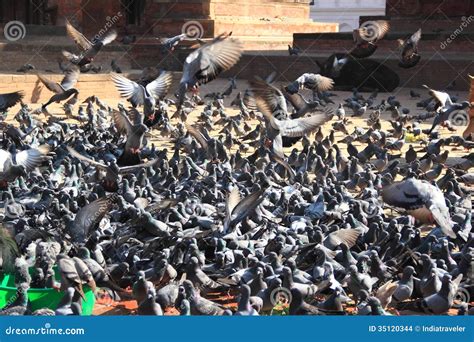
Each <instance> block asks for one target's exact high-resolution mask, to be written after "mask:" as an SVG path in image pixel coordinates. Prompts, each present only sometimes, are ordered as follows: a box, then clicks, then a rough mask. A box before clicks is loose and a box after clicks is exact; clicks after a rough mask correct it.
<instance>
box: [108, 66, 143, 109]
mask: <svg viewBox="0 0 474 342" xmlns="http://www.w3.org/2000/svg"><path fill="white" fill-rule="evenodd" d="M111 78H112V81H113V82H114V84H115V87H116V88H117V90H118V92H119V93H120V96H122V97H124V98H126V99H128V100H130V102H131V103H132V104H133V105H134V106H141V105H143V103H144V100H145V94H144V92H145V89H144V88H143V87H142V86H141V85H139V84H138V83H136V82H134V81H132V80H129V79H128V78H126V77H124V76H122V75H119V74H116V73H111ZM147 88H148V87H147Z"/></svg>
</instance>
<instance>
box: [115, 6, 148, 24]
mask: <svg viewBox="0 0 474 342" xmlns="http://www.w3.org/2000/svg"><path fill="white" fill-rule="evenodd" d="M120 2H121V4H122V8H123V10H124V12H125V13H126V20H127V21H126V24H127V25H137V26H140V25H141V24H142V18H143V12H144V11H145V5H146V0H120Z"/></svg>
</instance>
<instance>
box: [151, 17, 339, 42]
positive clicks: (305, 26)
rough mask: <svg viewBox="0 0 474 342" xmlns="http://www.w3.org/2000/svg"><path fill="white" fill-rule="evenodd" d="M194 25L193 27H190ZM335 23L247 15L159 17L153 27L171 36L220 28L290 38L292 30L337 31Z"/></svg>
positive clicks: (217, 31)
mask: <svg viewBox="0 0 474 342" xmlns="http://www.w3.org/2000/svg"><path fill="white" fill-rule="evenodd" d="M192 29H194V30H195V31H192ZM337 30H338V25H337V24H335V23H316V22H313V21H311V20H309V19H306V20H302V19H301V20H294V19H293V20H289V19H286V18H285V19H271V20H267V19H262V20H260V19H251V18H239V17H236V18H230V17H229V18H219V19H216V20H213V19H191V18H183V19H163V20H160V21H159V22H158V23H157V24H156V26H155V27H154V28H153V32H154V34H155V35H157V36H158V35H159V36H163V35H164V36H173V35H176V34H178V33H181V32H189V33H190V34H192V33H193V32H195V33H196V36H199V37H204V38H210V37H215V36H217V35H219V34H221V33H223V32H232V34H233V35H234V36H236V37H246V36H260V37H273V36H285V37H289V38H292V35H293V32H302V33H317V32H337Z"/></svg>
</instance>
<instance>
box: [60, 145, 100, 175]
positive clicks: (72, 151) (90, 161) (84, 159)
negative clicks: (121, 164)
mask: <svg viewBox="0 0 474 342" xmlns="http://www.w3.org/2000/svg"><path fill="white" fill-rule="evenodd" d="M66 148H67V150H68V151H69V154H70V155H71V156H73V157H74V158H77V159H79V160H80V161H82V162H85V163H87V164H90V165H92V166H94V167H98V168H100V169H102V170H106V169H107V166H106V165H104V164H102V163H99V162H97V161H95V160H94V159H90V158H87V157H86V156H83V155H82V154H80V153H79V152H77V151H76V150H75V149H73V148H72V147H70V146H66Z"/></svg>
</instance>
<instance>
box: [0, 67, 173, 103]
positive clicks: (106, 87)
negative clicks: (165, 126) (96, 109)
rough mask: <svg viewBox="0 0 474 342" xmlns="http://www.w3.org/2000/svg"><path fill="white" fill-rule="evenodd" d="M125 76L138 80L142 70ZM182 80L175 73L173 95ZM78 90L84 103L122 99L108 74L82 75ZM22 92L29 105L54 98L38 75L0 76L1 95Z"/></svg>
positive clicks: (56, 77)
mask: <svg viewBox="0 0 474 342" xmlns="http://www.w3.org/2000/svg"><path fill="white" fill-rule="evenodd" d="M123 75H124V76H126V77H129V78H131V79H137V78H138V77H139V75H140V70H128V71H125V72H124V73H123ZM45 76H46V77H47V78H49V79H51V80H53V81H56V82H60V81H61V79H62V78H63V77H64V75H62V74H60V73H54V74H45ZM180 78H181V73H179V72H177V73H173V83H172V84H173V86H172V88H171V94H172V93H173V92H174V91H175V90H176V87H177V84H178V82H179V79H180ZM76 88H77V90H79V100H80V101H83V100H84V99H86V98H87V97H89V96H91V95H96V96H98V97H100V98H119V97H120V96H119V93H118V92H117V89H116V88H115V86H114V84H113V82H112V81H111V80H110V75H109V74H108V73H102V74H81V76H80V78H79V81H78V83H77V85H76ZM20 90H21V91H23V92H24V93H25V102H27V103H38V104H40V103H45V102H47V101H48V100H49V98H50V97H51V96H52V93H51V92H50V91H49V90H47V89H46V88H45V87H44V86H43V85H41V83H39V82H38V78H37V77H36V75H32V74H26V75H25V74H18V73H9V74H0V94H3V93H9V92H14V91H20ZM124 102H125V100H124Z"/></svg>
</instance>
